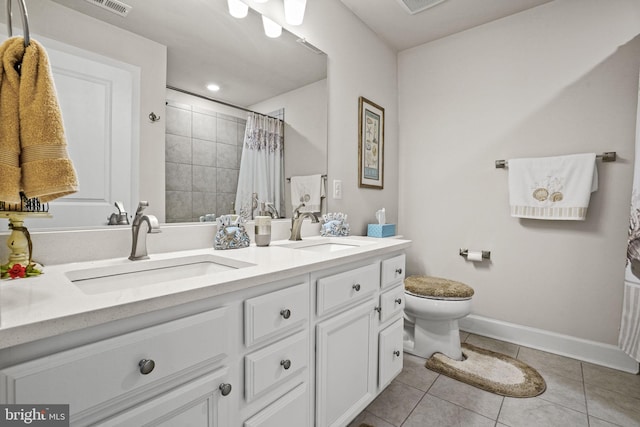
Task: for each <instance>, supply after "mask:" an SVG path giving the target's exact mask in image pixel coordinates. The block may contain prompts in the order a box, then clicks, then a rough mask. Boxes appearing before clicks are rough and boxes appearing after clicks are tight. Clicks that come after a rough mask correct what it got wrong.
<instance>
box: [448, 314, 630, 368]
mask: <svg viewBox="0 0 640 427" xmlns="http://www.w3.org/2000/svg"><path fill="white" fill-rule="evenodd" d="M459 324H460V329H462V330H464V331H467V332H471V333H473V334H477V335H482V336H485V337H489V338H495V339H498V340H501V341H507V342H510V343H514V344H518V345H523V346H525V347H531V348H535V349H537V350H542V351H546V352H549V353H554V354H559V355H561V356H566V357H571V358H573V359H578V360H582V361H584V362H589V363H593V364H595V365H601V366H606V367H608V368H613V369H617V370H620V371H624V372H630V373H632V374H637V373H638V362H636V361H635V360H634V359H632V358H631V357H629V356H628V355H627V354H626V353H624V352H623V351H622V350H620V349H619V348H618V347H616V346H613V345H610V344H603V343H599V342H596V341H589V340H585V339H582V338H576V337H572V336H569V335H562V334H558V333H555V332H550V331H545V330H542V329H535V328H530V327H528V326H522V325H516V324H514V323H508V322H503V321H501V320H495V319H491V318H488V317H482V316H476V315H473V314H471V315H469V316H467V317H465V318H464V319H460V321H459Z"/></svg>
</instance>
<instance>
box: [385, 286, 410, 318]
mask: <svg viewBox="0 0 640 427" xmlns="http://www.w3.org/2000/svg"><path fill="white" fill-rule="evenodd" d="M402 310H404V285H398V286H396V287H395V288H392V289H390V290H388V291H386V292H385V293H383V294H382V295H380V322H383V323H384V322H386V321H387V320H389V319H391V318H392V317H393V316H395V315H396V314H398V313H401V312H402Z"/></svg>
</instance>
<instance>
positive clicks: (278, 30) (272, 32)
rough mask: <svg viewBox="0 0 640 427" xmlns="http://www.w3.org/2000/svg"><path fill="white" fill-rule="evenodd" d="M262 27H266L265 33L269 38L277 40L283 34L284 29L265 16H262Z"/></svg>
mask: <svg viewBox="0 0 640 427" xmlns="http://www.w3.org/2000/svg"><path fill="white" fill-rule="evenodd" d="M262 26H263V27H264V33H265V34H266V36H267V37H271V38H272V39H275V38H277V37H280V34H282V27H281V26H280V25H279V24H277V23H276V22H273V21H272V20H271V19H269V18H267V17H266V16H264V15H262Z"/></svg>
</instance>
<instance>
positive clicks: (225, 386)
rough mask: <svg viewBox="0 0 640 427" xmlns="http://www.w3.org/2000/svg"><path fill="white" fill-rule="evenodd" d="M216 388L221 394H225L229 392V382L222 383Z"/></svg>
mask: <svg viewBox="0 0 640 427" xmlns="http://www.w3.org/2000/svg"><path fill="white" fill-rule="evenodd" d="M218 388H219V389H220V392H221V393H222V395H223V396H227V395H228V394H229V393H231V384H229V383H222V384H220V387H218Z"/></svg>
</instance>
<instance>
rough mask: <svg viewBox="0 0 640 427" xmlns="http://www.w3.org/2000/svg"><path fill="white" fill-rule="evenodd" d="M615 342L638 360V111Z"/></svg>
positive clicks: (639, 336) (639, 159)
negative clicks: (620, 309)
mask: <svg viewBox="0 0 640 427" xmlns="http://www.w3.org/2000/svg"><path fill="white" fill-rule="evenodd" d="M618 346H619V347H620V348H621V349H622V350H623V351H624V352H625V353H627V354H628V355H629V356H631V357H632V358H634V359H635V360H637V361H639V362H640V112H639V113H638V123H637V125H636V158H635V170H634V174H633V191H632V196H631V214H630V217H629V241H628V245H627V267H626V269H625V275H624V300H623V307H622V320H621V322H620V336H619V337H618Z"/></svg>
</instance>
